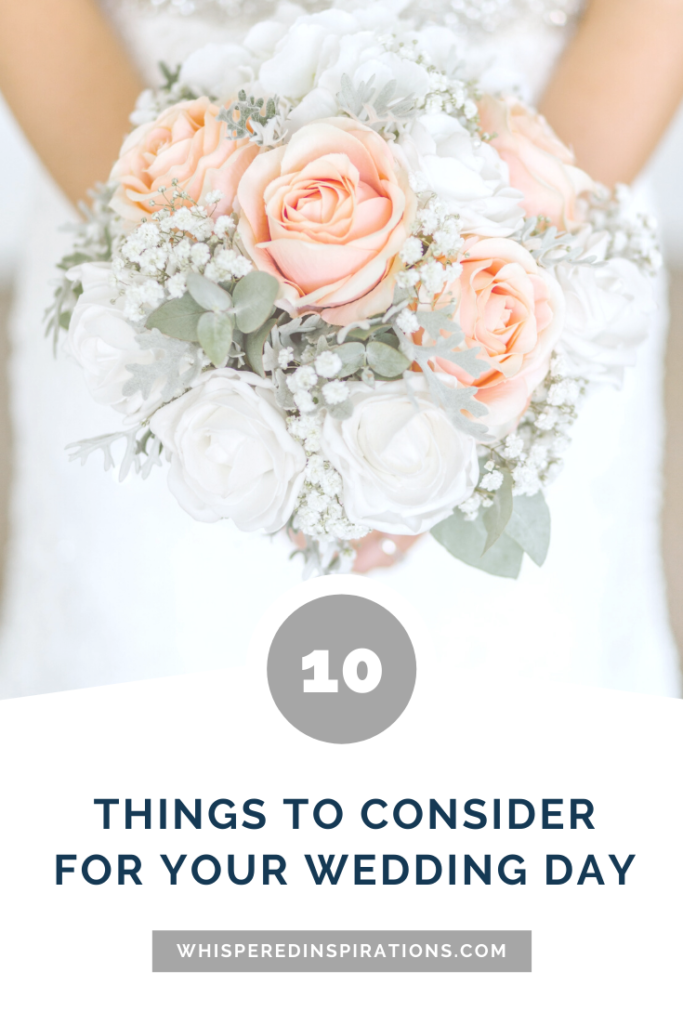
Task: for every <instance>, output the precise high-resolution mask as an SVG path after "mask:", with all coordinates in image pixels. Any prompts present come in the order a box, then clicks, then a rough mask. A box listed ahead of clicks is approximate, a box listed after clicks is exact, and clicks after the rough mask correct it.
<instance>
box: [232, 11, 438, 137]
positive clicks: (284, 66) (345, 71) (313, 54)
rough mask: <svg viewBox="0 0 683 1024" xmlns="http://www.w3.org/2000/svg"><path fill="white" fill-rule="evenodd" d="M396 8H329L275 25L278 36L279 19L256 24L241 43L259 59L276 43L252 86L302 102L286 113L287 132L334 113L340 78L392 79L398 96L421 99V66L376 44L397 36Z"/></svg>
mask: <svg viewBox="0 0 683 1024" xmlns="http://www.w3.org/2000/svg"><path fill="white" fill-rule="evenodd" d="M400 6H401V5H396V4H394V5H392V6H386V5H383V4H370V5H369V6H368V7H367V8H366V9H359V10H356V11H353V12H348V11H342V10H339V9H338V8H332V9H330V10H326V11H320V12H318V13H317V14H309V15H304V16H302V17H300V18H297V19H296V21H295V22H294V24H291V25H289V26H288V25H286V24H282V23H280V32H279V37H278V36H277V31H276V26H277V25H278V21H272V22H267V23H264V25H263V26H256V28H254V29H252V31H251V32H250V33H249V35H248V36H247V38H246V40H245V46H247V47H249V48H250V49H252V50H253V51H254V53H255V54H258V55H259V56H260V57H261V58H262V57H263V55H264V53H265V52H266V51H267V49H268V47H269V46H272V44H273V42H274V40H275V39H276V38H277V42H276V44H275V47H274V52H273V53H272V56H269V57H268V59H266V60H264V61H263V64H262V65H261V69H260V71H259V73H258V83H257V86H255V88H256V89H257V91H261V92H263V93H266V94H275V93H277V94H279V95H281V96H287V97H288V98H289V99H292V100H299V101H301V102H300V104H299V106H297V107H295V108H294V110H293V111H292V113H291V115H290V121H291V124H292V131H295V130H296V129H297V128H299V127H301V126H302V125H303V124H305V123H308V122H310V120H316V119H319V118H322V117H331V116H334V115H335V114H336V113H338V107H339V105H338V102H337V99H336V97H337V93H338V92H339V90H340V89H341V81H342V77H343V76H344V75H348V77H349V78H350V79H351V81H352V82H353V84H354V85H359V84H360V83H361V82H369V81H370V79H374V85H375V87H376V88H378V89H380V88H381V87H382V86H383V85H385V84H386V83H387V82H388V81H390V80H395V81H396V82H398V83H399V85H400V93H401V95H409V94H412V95H415V96H422V95H425V94H426V93H427V92H428V90H429V86H430V79H429V75H428V74H427V72H426V71H425V69H424V67H422V66H421V65H419V64H416V63H415V61H412V60H405V59H404V58H403V57H401V56H400V55H399V54H397V53H388V52H386V50H385V47H384V45H383V44H382V43H381V42H380V41H379V36H381V35H382V34H386V33H395V32H396V30H397V24H396V15H397V10H396V9H393V8H398V7H400ZM285 13H286V12H285ZM284 20H286V19H284ZM410 38H411V39H412V38H413V35H412V34H411V36H410Z"/></svg>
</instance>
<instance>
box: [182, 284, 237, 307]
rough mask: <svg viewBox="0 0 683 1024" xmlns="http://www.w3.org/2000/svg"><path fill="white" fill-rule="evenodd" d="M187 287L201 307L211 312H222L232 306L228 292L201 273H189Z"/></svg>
mask: <svg viewBox="0 0 683 1024" xmlns="http://www.w3.org/2000/svg"><path fill="white" fill-rule="evenodd" d="M187 289H188V291H189V293H190V295H191V296H192V298H193V299H194V300H195V302H197V303H198V304H199V305H200V306H201V307H202V309H210V310H211V312H212V313H224V312H225V311H226V309H230V307H231V306H232V299H231V298H230V295H229V293H228V292H226V291H225V289H224V288H221V286H220V285H218V284H214V282H213V281H209V279H208V277H204V275H203V274H189V275H188V278H187Z"/></svg>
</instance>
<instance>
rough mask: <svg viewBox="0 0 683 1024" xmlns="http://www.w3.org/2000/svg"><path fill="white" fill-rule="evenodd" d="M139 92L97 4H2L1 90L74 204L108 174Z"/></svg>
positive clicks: (45, 0)
mask: <svg viewBox="0 0 683 1024" xmlns="http://www.w3.org/2000/svg"><path fill="white" fill-rule="evenodd" d="M142 88H143V85H142V82H141V81H140V79H139V77H138V74H137V72H136V71H135V69H134V68H133V66H132V65H131V63H130V60H129V59H128V57H127V55H126V53H125V51H124V49H123V47H122V45H121V43H120V42H119V40H118V38H117V36H116V35H115V33H114V32H113V31H112V29H111V26H110V25H109V23H108V22H107V21H106V19H105V18H104V16H103V15H102V13H101V11H100V10H99V8H98V6H97V4H96V3H95V0H1V2H0V91H1V92H2V93H3V95H4V97H5V99H6V100H7V102H8V103H9V105H10V107H11V108H12V110H13V111H14V114H15V116H16V118H17V120H18V121H19V124H20V125H21V127H22V128H23V130H24V133H25V134H26V136H27V138H28V140H29V142H30V143H31V144H32V146H33V147H34V149H35V150H36V152H37V153H38V155H39V156H40V158H41V160H42V161H43V163H44V164H45V166H46V167H47V168H48V170H49V171H50V173H51V174H52V175H53V177H54V178H55V180H56V181H57V183H58V184H59V185H60V186H61V188H62V189H63V190H64V192H65V193H66V195H67V196H68V197H69V198H70V199H72V200H73V201H74V202H75V201H77V200H79V199H82V198H83V197H84V196H85V194H86V192H87V190H88V189H89V188H91V187H92V185H93V184H94V182H96V181H103V180H106V178H107V177H108V175H109V170H110V168H111V166H112V164H113V162H114V160H115V158H116V154H117V152H118V149H119V146H120V143H121V140H122V138H123V136H124V134H125V133H126V131H128V130H129V129H130V125H129V123H128V115H129V113H130V111H131V110H132V109H133V107H134V105H135V99H136V96H137V94H138V93H139V92H140V90H141V89H142Z"/></svg>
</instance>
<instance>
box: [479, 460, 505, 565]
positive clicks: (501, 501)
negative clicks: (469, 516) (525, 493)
mask: <svg viewBox="0 0 683 1024" xmlns="http://www.w3.org/2000/svg"><path fill="white" fill-rule="evenodd" d="M502 473H503V482H502V484H501V485H500V487H499V488H498V490H497V491H492V492H491V497H492V498H493V505H490V506H489V507H488V508H485V509H483V520H484V526H485V527H486V544H485V545H484V552H483V553H484V554H486V552H487V551H488V550H489V549H490V548H492V547H493V545H494V544H495V543H496V541H497V540H498V538H499V537H500V536H501V534H502V533H503V532H504V531H505V527H506V526H507V524H508V523H509V522H510V516H511V515H512V476H511V474H510V473H509V472H508V471H507V470H506V469H504V470H502Z"/></svg>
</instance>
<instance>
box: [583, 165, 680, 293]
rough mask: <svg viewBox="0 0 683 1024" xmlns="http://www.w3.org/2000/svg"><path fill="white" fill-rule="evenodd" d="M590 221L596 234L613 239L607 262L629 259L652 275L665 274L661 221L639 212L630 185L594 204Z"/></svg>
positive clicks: (606, 195) (603, 195)
mask: <svg viewBox="0 0 683 1024" xmlns="http://www.w3.org/2000/svg"><path fill="white" fill-rule="evenodd" d="M590 221H591V224H592V225H593V228H594V229H595V231H606V232H608V234H609V236H610V244H609V246H608V248H607V251H606V253H605V257H606V259H612V258H614V257H620V258H622V259H627V260H629V261H630V262H632V263H635V264H636V265H637V266H639V267H640V269H641V270H644V271H645V272H647V273H650V274H656V273H657V272H658V271H659V270H661V267H662V254H661V251H660V249H659V244H658V238H657V221H656V219H655V218H654V217H653V216H652V214H650V213H646V212H643V211H642V210H639V209H638V208H637V206H636V204H635V201H634V198H633V195H632V192H631V190H630V189H629V187H628V186H627V185H617V186H616V188H615V190H614V193H613V194H612V193H606V194H600V195H598V196H597V197H596V198H595V200H594V201H593V203H592V204H591V209H590Z"/></svg>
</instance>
